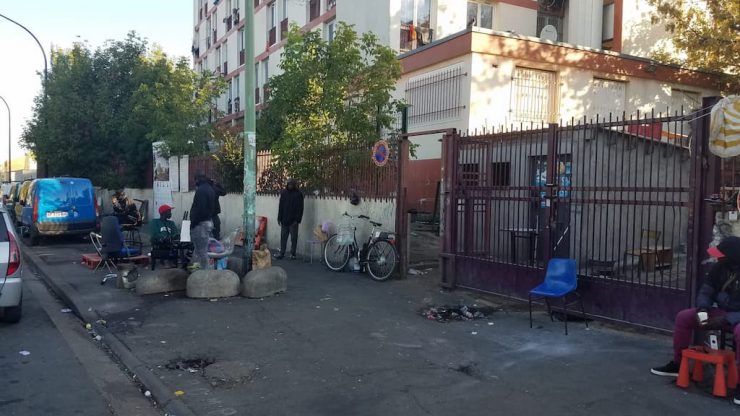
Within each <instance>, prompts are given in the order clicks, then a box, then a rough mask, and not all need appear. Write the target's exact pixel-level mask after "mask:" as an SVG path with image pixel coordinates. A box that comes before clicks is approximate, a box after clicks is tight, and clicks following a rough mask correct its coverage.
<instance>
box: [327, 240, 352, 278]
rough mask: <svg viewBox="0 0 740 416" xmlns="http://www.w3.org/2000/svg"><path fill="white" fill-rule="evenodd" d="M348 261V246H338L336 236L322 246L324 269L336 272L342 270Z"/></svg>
mask: <svg viewBox="0 0 740 416" xmlns="http://www.w3.org/2000/svg"><path fill="white" fill-rule="evenodd" d="M348 261H349V246H347V245H342V244H339V241H338V240H337V235H333V236H331V238H330V239H329V240H328V241H327V242H326V245H324V262H325V263H326V267H328V268H329V269H331V270H333V271H335V272H338V271H340V270H342V269H344V266H346V265H347V262H348Z"/></svg>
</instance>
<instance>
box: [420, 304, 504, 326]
mask: <svg viewBox="0 0 740 416" xmlns="http://www.w3.org/2000/svg"><path fill="white" fill-rule="evenodd" d="M493 312H494V309H493V308H479V307H473V306H467V305H459V306H448V305H443V306H432V307H427V308H424V309H422V310H421V315H422V316H424V317H426V318H427V319H429V320H432V321H437V322H448V321H470V320H474V319H482V318H485V317H487V316H488V315H490V314H492V313H493ZM489 325H493V323H492V322H489Z"/></svg>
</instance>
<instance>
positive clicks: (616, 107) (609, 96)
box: [590, 78, 627, 120]
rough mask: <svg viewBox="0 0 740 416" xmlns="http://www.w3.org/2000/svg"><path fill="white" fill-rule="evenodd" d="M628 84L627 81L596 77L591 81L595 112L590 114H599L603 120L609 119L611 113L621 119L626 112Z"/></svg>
mask: <svg viewBox="0 0 740 416" xmlns="http://www.w3.org/2000/svg"><path fill="white" fill-rule="evenodd" d="M626 86H627V83H626V82H622V81H614V80H610V79H601V78H594V79H593V81H592V82H591V92H592V94H591V96H592V97H593V100H592V102H593V104H592V106H591V108H592V109H593V113H592V114H590V116H596V115H598V116H599V118H600V119H601V120H607V119H608V118H609V114H613V115H614V116H618V117H619V118H620V119H621V118H622V115H623V114H624V102H625V98H626V91H627V88H626Z"/></svg>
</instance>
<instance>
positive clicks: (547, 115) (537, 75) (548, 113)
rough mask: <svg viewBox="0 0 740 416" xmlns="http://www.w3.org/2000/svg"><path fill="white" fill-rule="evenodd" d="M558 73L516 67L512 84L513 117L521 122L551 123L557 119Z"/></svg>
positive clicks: (511, 110) (513, 119)
mask: <svg viewBox="0 0 740 416" xmlns="http://www.w3.org/2000/svg"><path fill="white" fill-rule="evenodd" d="M556 81H557V74H555V73H554V72H549V71H540V70H537V69H529V68H516V69H515V70H514V78H513V79H512V86H511V97H510V98H511V99H510V102H511V109H510V112H511V119H512V121H513V122H520V123H533V124H539V123H549V122H554V121H555V120H556V119H557V110H556V109H557V101H556V97H557V90H558V89H557V83H556Z"/></svg>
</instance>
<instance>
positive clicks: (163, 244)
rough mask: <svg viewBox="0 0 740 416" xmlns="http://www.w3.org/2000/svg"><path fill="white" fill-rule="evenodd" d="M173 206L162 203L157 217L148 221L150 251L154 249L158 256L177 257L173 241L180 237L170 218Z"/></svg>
mask: <svg viewBox="0 0 740 416" xmlns="http://www.w3.org/2000/svg"><path fill="white" fill-rule="evenodd" d="M172 209H173V207H171V206H169V205H167V204H164V205H162V206H160V207H159V210H158V211H159V218H155V219H154V220H152V222H151V223H150V225H149V227H150V230H149V232H150V233H151V242H152V251H156V252H158V253H157V256H156V257H158V258H163V257H169V258H171V259H177V248H176V247H175V244H174V242H176V241H177V240H179V239H180V230H179V229H178V228H177V225H176V224H175V222H174V221H172V220H171V219H170V218H172ZM152 261H154V259H152Z"/></svg>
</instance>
